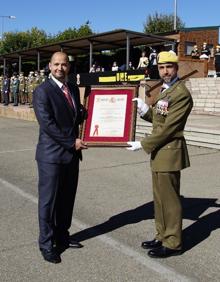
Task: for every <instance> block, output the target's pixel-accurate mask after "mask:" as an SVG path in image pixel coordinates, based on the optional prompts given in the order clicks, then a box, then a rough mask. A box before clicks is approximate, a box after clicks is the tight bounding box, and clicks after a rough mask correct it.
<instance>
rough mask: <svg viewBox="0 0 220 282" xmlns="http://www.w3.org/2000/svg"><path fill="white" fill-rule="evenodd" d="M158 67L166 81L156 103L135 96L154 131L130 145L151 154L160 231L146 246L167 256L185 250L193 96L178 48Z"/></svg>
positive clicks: (160, 58)
mask: <svg viewBox="0 0 220 282" xmlns="http://www.w3.org/2000/svg"><path fill="white" fill-rule="evenodd" d="M158 70H159V74H160V77H161V79H162V80H163V85H162V88H161V92H160V93H159V95H158V96H157V98H156V100H155V102H154V104H153V105H152V107H149V106H148V105H147V104H145V103H144V102H143V101H142V100H141V99H140V98H134V101H137V103H138V105H137V108H138V112H139V114H140V116H141V118H143V119H144V120H146V121H149V122H152V124H153V131H152V134H151V135H150V136H148V137H146V138H144V139H143V140H141V142H138V141H136V142H128V143H129V145H131V147H130V148H128V149H130V150H136V149H140V148H143V149H144V150H145V152H146V153H148V154H151V170H152V180H153V198H154V213H155V225H156V235H155V238H154V239H153V240H150V241H145V242H143V243H142V247H143V248H144V249H150V250H149V252H148V255H149V256H150V257H153V258H165V257H169V256H174V255H180V254H181V253H182V207H181V201H180V171H181V170H182V169H184V168H186V167H189V166H190V162H189V156H188V151H187V146H186V141H185V138H184V135H183V132H184V127H185V124H186V121H187V118H188V116H189V114H190V112H191V110H192V107H193V100H192V97H191V95H190V93H189V91H188V89H187V88H186V86H185V84H184V82H183V81H180V80H179V79H178V75H177V72H178V57H177V56H176V54H175V53H174V52H166V51H164V52H161V53H159V55H158Z"/></svg>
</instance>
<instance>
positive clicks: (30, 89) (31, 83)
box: [27, 71, 35, 107]
mask: <svg viewBox="0 0 220 282" xmlns="http://www.w3.org/2000/svg"><path fill="white" fill-rule="evenodd" d="M34 79H35V78H34V72H33V71H30V72H29V75H28V77H27V95H28V103H29V105H30V107H32V98H33V91H34Z"/></svg>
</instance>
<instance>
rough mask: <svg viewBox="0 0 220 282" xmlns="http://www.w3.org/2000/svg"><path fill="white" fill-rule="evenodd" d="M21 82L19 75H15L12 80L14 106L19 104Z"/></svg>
mask: <svg viewBox="0 0 220 282" xmlns="http://www.w3.org/2000/svg"><path fill="white" fill-rule="evenodd" d="M19 84H20V81H19V79H18V76H17V75H15V76H14V77H13V79H12V81H11V92H12V94H13V101H14V106H18V101H19Z"/></svg>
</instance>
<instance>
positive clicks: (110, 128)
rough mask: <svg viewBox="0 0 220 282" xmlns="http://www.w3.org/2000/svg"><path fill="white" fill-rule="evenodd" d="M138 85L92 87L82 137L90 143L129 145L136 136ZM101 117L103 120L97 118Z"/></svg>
mask: <svg viewBox="0 0 220 282" xmlns="http://www.w3.org/2000/svg"><path fill="white" fill-rule="evenodd" d="M137 90H138V89H137V86H120V87H118V86H117V87H116V86H108V87H101V86H100V87H96V86H93V87H91V92H90V94H89V95H88V97H85V101H84V105H85V107H86V109H87V110H88V118H87V120H85V121H84V123H83V126H82V130H81V139H82V140H83V141H84V142H86V143H87V145H88V146H94V147H128V146H129V145H128V144H127V142H128V141H134V140H135V127H136V111H137V109H136V103H134V102H133V101H132V99H133V98H135V97H137ZM98 119H100V120H101V122H100V123H99V122H97V120H98Z"/></svg>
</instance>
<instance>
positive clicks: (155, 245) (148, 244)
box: [141, 239, 162, 249]
mask: <svg viewBox="0 0 220 282" xmlns="http://www.w3.org/2000/svg"><path fill="white" fill-rule="evenodd" d="M161 246H162V242H161V241H159V240H157V239H154V240H151V241H145V242H142V244H141V247H142V248H144V249H155V248H158V247H161Z"/></svg>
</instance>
